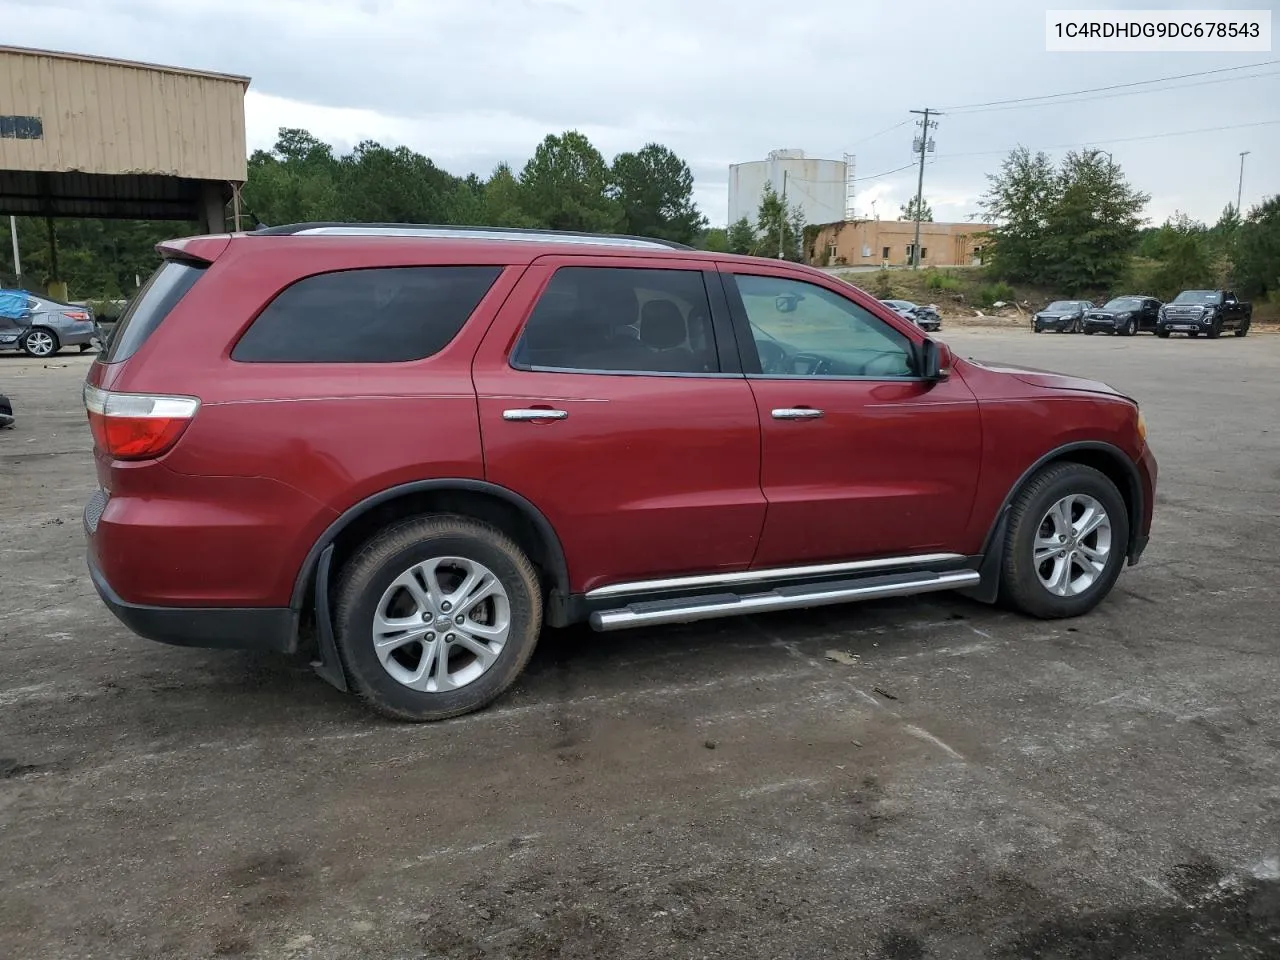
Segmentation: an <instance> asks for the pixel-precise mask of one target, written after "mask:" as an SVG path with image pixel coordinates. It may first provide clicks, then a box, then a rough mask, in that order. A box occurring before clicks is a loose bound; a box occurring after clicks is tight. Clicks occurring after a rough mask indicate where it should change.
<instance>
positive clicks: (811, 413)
mask: <svg viewBox="0 0 1280 960" xmlns="http://www.w3.org/2000/svg"><path fill="white" fill-rule="evenodd" d="M820 416H822V411H821V410H815V409H814V408H813V407H778V408H777V409H775V410H774V411H773V419H775V420H810V419H812V418H814V417H820Z"/></svg>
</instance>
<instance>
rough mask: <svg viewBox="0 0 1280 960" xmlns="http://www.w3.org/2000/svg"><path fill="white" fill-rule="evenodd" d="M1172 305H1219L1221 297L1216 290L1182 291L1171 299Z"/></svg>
mask: <svg viewBox="0 0 1280 960" xmlns="http://www.w3.org/2000/svg"><path fill="white" fill-rule="evenodd" d="M1173 302H1174V303H1221V302H1222V295H1221V294H1220V293H1218V291H1217V290H1183V291H1182V292H1181V293H1180V294H1178V295H1177V296H1176V297H1174V298H1173Z"/></svg>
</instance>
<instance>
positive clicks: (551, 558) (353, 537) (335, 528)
mask: <svg viewBox="0 0 1280 960" xmlns="http://www.w3.org/2000/svg"><path fill="white" fill-rule="evenodd" d="M428 513H459V514H463V515H466V516H472V517H476V518H477V519H480V520H485V521H488V522H490V523H493V524H494V525H495V526H498V527H500V528H501V529H503V530H504V531H505V532H506V533H507V534H508V535H510V536H511V537H513V538H514V539H515V540H516V542H517V543H518V544H519V545H520V547H521V549H523V550H524V551H525V552H526V553H527V554H528V555H529V559H530V560H532V561H533V563H534V565H535V566H536V567H537V568H538V569H539V571H540V572H541V573H542V574H543V576H544V577H545V581H544V583H545V586H546V587H547V588H548V589H547V592H548V594H549V602H548V604H547V614H548V623H550V624H551V625H553V626H556V625H559V624H558V623H557V616H556V614H557V613H558V612H559V611H560V610H561V609H562V608H563V606H564V603H563V598H567V597H568V595H569V568H568V562H567V560H566V559H565V553H564V547H563V546H562V545H561V543H560V538H559V536H558V535H557V534H556V532H555V529H554V528H553V527H552V525H551V522H550V521H549V520H548V519H547V518H546V516H545V515H544V514H543V513H542V511H540V510H539V509H538V508H537V507H535V506H534V505H533V504H532V503H530V502H529V501H528V500H527V499H525V498H524V497H522V496H521V495H520V494H518V493H516V492H515V491H514V490H509V489H507V488H506V487H503V486H499V485H498V484H495V483H489V482H487V481H484V480H474V479H466V478H457V479H433V480H416V481H413V482H411V483H403V484H399V485H397V486H394V487H390V488H388V489H386V490H382V491H380V492H378V493H375V494H373V495H371V496H369V497H366V498H365V499H363V500H361V501H360V502H359V503H356V504H354V505H353V506H351V507H349V508H348V509H347V510H345V511H344V512H343V513H342V515H341V516H339V517H338V519H336V520H334V521H333V522H332V523H331V524H329V526H328V527H327V528H326V529H325V531H324V533H322V534H321V535H320V537H319V539H318V540H316V542H315V543H314V544H312V546H311V549H310V550H309V551H308V552H307V555H306V558H305V559H304V560H303V562H302V566H301V568H300V569H299V571H298V574H297V577H296V578H295V580H294V586H293V593H292V595H291V597H290V602H289V606H290V609H292V610H293V611H294V614H295V616H300V615H301V614H302V613H303V612H304V611H306V610H308V609H309V608H312V609H314V610H315V612H316V614H317V617H318V618H319V619H323V612H322V611H321V600H322V598H320V597H317V596H316V595H315V594H316V590H315V587H316V584H317V582H318V580H319V579H324V580H326V581H327V580H329V579H330V577H329V576H328V574H329V573H330V568H332V572H333V573H334V574H336V571H337V570H338V569H340V568H341V565H342V563H343V561H344V560H345V559H346V557H347V556H349V555H350V553H351V552H352V551H353V550H354V549H355V548H356V547H358V545H359V544H360V543H362V542H363V541H364V540H365V539H367V537H368V536H369V535H371V534H372V533H373V531H375V530H378V529H380V528H381V527H383V526H385V525H386V524H387V523H389V522H393V521H395V520H397V519H401V518H403V517H409V516H416V515H422V514H428ZM322 557H323V559H324V563H323V564H322V563H321V559H322ZM322 572H323V573H324V574H325V576H323V577H319V576H318V574H320V573H322ZM326 599H327V598H326ZM308 600H310V601H311V603H308ZM325 606H326V607H327V603H326V604H325Z"/></svg>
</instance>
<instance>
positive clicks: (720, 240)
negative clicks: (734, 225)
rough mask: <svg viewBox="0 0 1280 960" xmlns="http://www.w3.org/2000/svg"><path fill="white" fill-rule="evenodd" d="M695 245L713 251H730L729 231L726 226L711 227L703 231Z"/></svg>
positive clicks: (700, 248)
mask: <svg viewBox="0 0 1280 960" xmlns="http://www.w3.org/2000/svg"><path fill="white" fill-rule="evenodd" d="M694 246H695V247H697V248H698V249H699V250H710V251H711V252H712V253H728V252H729V231H727V230H726V229H725V228H724V227H709V228H708V229H706V230H703V231H702V236H700V237H699V238H698V239H697V240H696V241H695V242H694Z"/></svg>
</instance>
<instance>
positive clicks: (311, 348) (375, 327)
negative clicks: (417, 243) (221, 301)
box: [231, 266, 502, 363]
mask: <svg viewBox="0 0 1280 960" xmlns="http://www.w3.org/2000/svg"><path fill="white" fill-rule="evenodd" d="M501 272H502V267H493V266H490V267H453V266H442V267H379V268H375V269H369V270H341V271H337V272H334V273H321V274H317V275H316V276H313V277H305V278H303V279H302V280H299V281H298V282H297V283H294V284H293V285H291V286H289V287H288V288H286V289H285V290H284V291H283V292H281V293H280V295H279V296H277V297H276V298H275V299H274V300H272V301H271V303H270V304H268V305H267V308H266V309H265V310H264V311H262V313H261V314H259V316H258V319H257V320H255V321H254V322H253V325H252V326H250V327H249V329H248V330H246V331H245V333H244V336H242V337H241V338H240V342H239V343H237V344H236V346H235V349H234V350H233V351H232V352H231V359H233V360H240V361H243V362H246V363H396V362H399V361H405V360H421V359H422V358H423V357H429V356H431V355H432V354H434V353H438V352H439V351H440V350H442V349H444V347H445V346H446V345H447V344H448V343H449V341H451V340H452V339H453V338H454V337H456V336H457V335H458V331H460V330H461V329H462V327H463V325H464V324H465V323H466V322H467V318H468V317H470V316H471V314H472V312H473V311H474V310H475V308H476V306H477V305H478V304H479V303H480V301H481V299H483V297H484V295H485V294H486V293H487V292H488V291H489V288H490V287H491V286H493V282H494V281H495V280H496V279H497V278H498V275H499V274H500V273H501Z"/></svg>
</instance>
